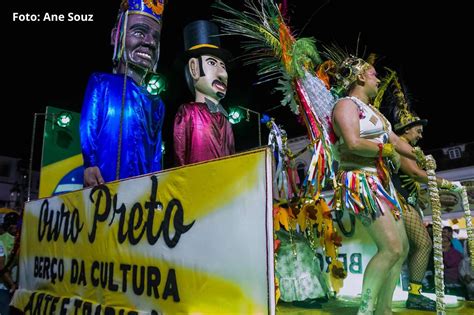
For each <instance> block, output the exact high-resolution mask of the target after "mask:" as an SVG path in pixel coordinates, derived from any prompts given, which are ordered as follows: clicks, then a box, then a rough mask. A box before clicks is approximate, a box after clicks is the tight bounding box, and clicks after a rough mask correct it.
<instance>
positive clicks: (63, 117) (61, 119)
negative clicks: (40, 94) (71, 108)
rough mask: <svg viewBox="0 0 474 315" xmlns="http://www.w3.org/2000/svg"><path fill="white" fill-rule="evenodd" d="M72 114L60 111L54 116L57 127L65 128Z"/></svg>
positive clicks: (69, 122)
mask: <svg viewBox="0 0 474 315" xmlns="http://www.w3.org/2000/svg"><path fill="white" fill-rule="evenodd" d="M71 120H72V115H71V113H68V112H61V113H60V114H59V115H58V117H57V118H56V124H57V125H58V126H59V127H62V128H66V127H67V126H69V125H70V124H71Z"/></svg>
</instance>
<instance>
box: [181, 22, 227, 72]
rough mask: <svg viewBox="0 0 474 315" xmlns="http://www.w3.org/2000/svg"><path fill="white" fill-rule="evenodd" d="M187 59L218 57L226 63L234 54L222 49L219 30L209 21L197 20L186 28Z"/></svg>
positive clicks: (185, 45) (184, 33)
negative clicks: (205, 56)
mask: <svg viewBox="0 0 474 315" xmlns="http://www.w3.org/2000/svg"><path fill="white" fill-rule="evenodd" d="M183 35H184V50H185V57H186V58H192V57H198V56H202V55H212V56H216V57H218V58H220V59H222V61H224V62H225V63H228V62H229V61H230V60H231V59H232V54H231V53H230V52H229V51H227V50H225V49H223V48H221V42H220V39H219V36H220V35H219V28H218V27H217V25H216V24H214V23H212V22H210V21H207V20H197V21H194V22H191V23H189V24H188V25H186V26H185V27H184V31H183Z"/></svg>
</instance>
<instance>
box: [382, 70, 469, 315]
mask: <svg viewBox="0 0 474 315" xmlns="http://www.w3.org/2000/svg"><path fill="white" fill-rule="evenodd" d="M387 70H388V72H389V73H388V74H387V76H386V77H385V78H384V79H383V80H382V82H383V83H382V84H381V88H380V90H379V93H378V94H377V97H376V99H375V101H374V106H375V107H380V110H381V112H382V113H384V115H385V116H386V117H387V118H388V119H389V120H390V121H391V123H392V125H393V131H394V132H395V133H396V134H397V135H398V136H399V137H400V139H401V140H403V141H405V142H407V143H409V144H410V145H411V146H413V147H415V146H416V144H417V143H418V141H419V140H420V139H422V138H423V127H424V126H426V125H427V123H428V120H426V119H420V118H419V117H418V116H417V115H416V114H415V113H414V112H412V111H411V109H410V107H411V106H410V102H409V99H408V97H407V94H406V93H405V91H404V86H402V84H400V81H399V79H398V76H397V73H396V72H395V71H393V70H390V69H387ZM400 162H401V164H400V170H399V172H398V173H396V174H392V181H393V184H394V186H395V188H396V189H397V191H398V193H399V194H400V195H401V198H399V201H400V203H401V205H402V206H403V210H404V211H403V222H404V224H405V229H406V233H407V237H408V241H409V244H410V251H409V254H408V259H407V263H408V271H409V277H410V285H409V294H408V299H407V301H406V307H407V308H408V309H418V310H428V311H436V302H435V301H433V300H430V299H429V298H427V297H425V296H423V295H422V294H421V288H422V284H421V282H422V280H423V278H424V275H425V272H426V268H427V266H428V262H429V259H430V254H431V251H432V248H433V242H432V240H431V237H430V236H429V234H428V231H427V229H426V227H425V226H424V224H423V219H422V216H423V213H422V210H421V209H420V205H419V195H420V184H427V183H428V175H427V174H426V171H424V170H423V169H422V168H420V167H419V166H418V164H417V163H416V162H415V161H413V160H411V159H408V158H406V157H404V156H401V157H400ZM436 181H437V183H438V187H439V188H440V189H448V190H451V191H454V192H459V191H460V190H461V188H460V186H459V184H457V183H454V182H450V181H448V180H446V179H443V178H440V177H437V179H436Z"/></svg>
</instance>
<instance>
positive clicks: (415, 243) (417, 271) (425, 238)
mask: <svg viewBox="0 0 474 315" xmlns="http://www.w3.org/2000/svg"><path fill="white" fill-rule="evenodd" d="M407 206H408V207H409V209H407V210H408V211H405V212H404V213H403V221H404V222H405V229H406V231H407V236H408V241H409V243H410V252H409V254H408V270H409V272H410V282H418V283H421V281H422V280H423V277H424V276H425V271H426V267H427V266H428V261H429V258H430V253H431V249H432V247H433V243H432V241H431V238H430V235H429V234H428V231H427V230H426V227H425V226H424V225H423V221H422V220H421V217H420V215H419V214H418V213H417V212H416V210H415V209H413V207H412V206H409V205H407Z"/></svg>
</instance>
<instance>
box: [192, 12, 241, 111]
mask: <svg viewBox="0 0 474 315" xmlns="http://www.w3.org/2000/svg"><path fill="white" fill-rule="evenodd" d="M184 49H185V59H186V60H187V63H186V65H185V76H186V82H187V84H188V87H189V89H190V90H191V92H192V93H193V94H194V95H195V101H196V102H205V100H206V99H209V100H211V101H213V102H214V103H219V102H220V100H221V99H223V98H224V97H225V95H226V93H227V79H228V76H227V69H226V63H228V62H229V61H230V59H231V58H232V56H231V54H230V53H229V52H228V51H227V50H225V49H222V48H221V47H220V40H219V28H218V27H217V25H215V24H214V23H212V22H209V21H206V20H198V21H194V22H192V23H190V24H188V25H186V27H185V28H184Z"/></svg>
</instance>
